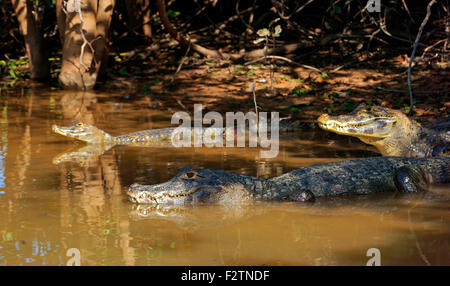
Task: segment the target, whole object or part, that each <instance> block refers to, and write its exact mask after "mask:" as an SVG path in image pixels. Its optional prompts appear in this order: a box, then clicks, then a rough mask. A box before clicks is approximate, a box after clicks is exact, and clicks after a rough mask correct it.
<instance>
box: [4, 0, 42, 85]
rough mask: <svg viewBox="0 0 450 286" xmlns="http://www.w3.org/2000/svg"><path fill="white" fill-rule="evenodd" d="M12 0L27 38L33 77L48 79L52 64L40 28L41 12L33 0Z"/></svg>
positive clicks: (26, 47)
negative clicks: (39, 15) (35, 7)
mask: <svg viewBox="0 0 450 286" xmlns="http://www.w3.org/2000/svg"><path fill="white" fill-rule="evenodd" d="M11 2H12V5H13V7H14V11H15V13H16V16H17V20H18V21H19V24H20V31H21V33H22V35H23V36H24V38H25V49H26V52H27V56H28V60H29V70H30V75H31V78H32V79H47V78H49V77H50V64H49V62H48V56H47V55H48V53H47V51H46V50H45V47H44V39H43V36H42V31H41V29H40V26H41V23H40V20H39V19H38V17H37V15H38V13H39V12H38V11H36V10H35V9H34V6H33V2H32V1H31V0H11Z"/></svg>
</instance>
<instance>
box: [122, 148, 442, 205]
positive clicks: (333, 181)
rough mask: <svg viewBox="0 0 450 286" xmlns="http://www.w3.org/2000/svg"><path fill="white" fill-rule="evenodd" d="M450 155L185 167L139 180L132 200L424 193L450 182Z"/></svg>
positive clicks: (222, 200) (295, 198) (209, 200)
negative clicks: (275, 173)
mask: <svg viewBox="0 0 450 286" xmlns="http://www.w3.org/2000/svg"><path fill="white" fill-rule="evenodd" d="M449 167H450V157H432V158H402V157H374V158H364V159H355V160H348V161H339V162H332V163H321V164H316V165H312V166H309V167H304V168H300V169H296V170H293V171H291V172H289V173H286V174H284V175H281V176H279V177H275V178H272V179H268V180H265V179H262V178H257V177H252V176H246V175H240V174H234V173H229V172H226V171H223V170H210V169H196V170H193V169H191V168H190V167H185V168H184V169H182V170H181V171H180V172H179V173H178V174H177V175H176V176H175V177H173V178H172V179H171V180H169V181H167V182H165V183H162V184H157V185H140V184H133V185H131V186H130V187H129V189H128V196H129V199H130V200H131V201H133V202H136V203H142V204H151V205H154V206H163V207H165V206H171V205H184V204H196V203H201V202H207V203H224V204H227V203H238V202H243V201H249V200H274V201H298V202H303V201H313V200H314V199H315V198H316V197H327V196H340V195H354V194H369V193H375V192H389V191H391V192H393V191H399V192H419V191H424V190H426V189H427V188H428V187H429V185H430V184H441V183H447V182H449V181H450V168H449Z"/></svg>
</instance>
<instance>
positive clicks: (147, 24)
mask: <svg viewBox="0 0 450 286" xmlns="http://www.w3.org/2000/svg"><path fill="white" fill-rule="evenodd" d="M142 2H143V3H142V9H141V13H142V17H141V20H142V30H143V32H144V35H145V36H146V37H148V38H151V37H152V24H151V17H150V11H149V9H150V0H142Z"/></svg>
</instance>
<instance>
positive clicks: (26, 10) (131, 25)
mask: <svg viewBox="0 0 450 286" xmlns="http://www.w3.org/2000/svg"><path fill="white" fill-rule="evenodd" d="M366 4H367V1H363V0H361V1H342V0H333V1H321V0H308V1H306V0H305V1H294V0H259V1H256V0H255V1H240V0H230V1H229V0H227V1H224V0H207V1H197V0H196V1H180V0H174V1H164V0H156V1H150V0H126V1H114V0H106V1H93V0H67V1H63V0H45V1H44V0H35V1H32V0H26V1H19V0H11V1H5V0H1V1H0V19H1V20H0V24H1V25H2V27H3V32H2V33H0V38H1V41H0V47H1V51H2V53H1V55H0V73H1V75H0V76H1V77H2V78H3V83H4V86H11V85H14V84H16V82H17V81H19V80H21V79H28V78H29V79H34V80H43V81H46V82H49V83H50V85H53V86H55V83H56V81H58V83H59V86H60V87H61V88H65V89H80V90H88V89H92V88H94V87H95V86H96V85H97V86H98V84H99V82H101V81H105V82H108V81H114V77H121V78H124V79H128V80H131V79H133V78H135V77H136V76H139V77H140V78H144V79H146V80H147V82H145V83H144V84H143V86H142V89H141V91H142V93H144V94H153V93H154V92H155V86H158V85H160V84H163V85H164V86H166V85H171V86H172V87H173V86H174V85H175V86H176V85H177V81H176V78H177V76H178V75H180V73H182V70H183V69H191V70H192V69H196V68H197V69H207V73H206V75H207V76H208V77H212V78H216V77H220V76H222V75H224V74H226V73H227V72H228V73H230V72H231V75H232V77H229V78H227V79H226V80H224V81H223V84H225V85H226V84H233V83H234V82H235V80H236V79H239V80H243V77H245V78H246V79H245V80H247V81H250V82H251V81H256V80H257V78H260V77H261V73H259V70H261V69H264V68H266V67H267V68H268V73H267V75H268V76H267V77H266V78H265V80H266V82H267V86H263V85H261V84H258V86H259V88H260V89H259V90H258V91H257V93H258V92H259V93H261V94H266V95H267V97H274V98H275V97H277V96H279V95H283V96H288V95H290V96H294V97H298V98H305V97H306V98H307V97H310V96H316V97H321V96H323V97H324V99H326V102H325V105H324V106H323V107H322V111H323V110H325V109H328V110H333V111H334V109H335V107H336V106H341V107H342V109H344V110H346V111H349V110H352V109H353V108H354V106H355V105H356V103H357V102H356V101H361V100H358V99H357V98H356V99H355V98H348V96H347V98H345V96H341V95H342V93H343V92H344V93H345V91H343V90H342V89H340V90H337V89H336V88H334V87H333V84H334V83H335V82H334V76H335V75H336V74H338V73H340V72H343V71H345V70H347V69H349V68H356V67H359V66H361V65H363V64H372V69H373V70H374V72H375V73H376V70H377V69H378V70H383V69H384V71H385V72H386V73H391V74H402V73H404V72H405V71H406V70H407V68H408V67H407V66H405V65H404V62H409V64H410V68H409V72H410V73H411V76H409V75H408V80H410V78H411V77H412V80H411V84H410V85H408V87H411V85H412V86H413V87H414V86H418V85H419V86H420V85H421V84H422V83H423V82H426V81H425V80H424V81H423V82H421V79H424V78H425V77H427V76H428V77H431V76H433V78H434V79H436V76H437V78H438V80H434V81H433V88H432V90H433V91H435V92H434V93H435V94H437V95H439V96H441V95H442V97H441V99H442V100H441V101H440V103H442V101H444V102H447V97H446V96H447V95H446V94H448V88H447V87H446V86H444V87H442V86H440V85H439V84H440V82H439V78H445V77H448V68H449V64H448V63H449V62H448V61H449V58H448V55H449V52H448V51H449V47H448V45H449V41H448V27H449V21H450V9H449V6H448V3H446V2H445V1H435V0H432V1H404V0H390V1H383V2H382V3H381V10H380V12H376V11H374V12H369V11H368V10H367V9H366V7H365V6H366ZM427 11H429V14H427ZM425 20H426V21H425ZM418 34H419V37H418ZM168 35H170V37H171V38H169V37H168ZM414 42H416V46H415V45H414ZM413 49H414V51H413ZM414 54H415V55H414ZM411 55H413V57H411ZM399 62H401V64H400V65H399V64H398V63H399ZM155 66H157V69H154V67H155ZM283 67H288V68H291V70H290V71H287V72H286V70H283ZM386 67H388V69H386ZM292 68H301V69H302V70H304V71H305V72H306V73H307V75H306V76H301V75H299V73H297V74H295V73H294V72H292ZM150 69H151V70H152V72H151V73H149V72H148V71H149V70H150ZM400 70H401V72H400ZM423 71H429V72H428V73H423ZM194 73H195V72H194ZM416 74H417V75H420V76H415V75H416ZM166 76H169V77H170V80H166V79H164V80H161V79H160V82H161V81H162V83H160V82H157V80H155V79H157V78H165V77H166ZM347 76H348V77H351V75H347ZM379 76H383V75H379V74H378V75H377V77H379ZM404 79H405V78H404V77H403V76H402V77H401V80H400V81H399V82H402V84H401V85H400V86H395V88H393V87H392V86H388V87H386V86H377V87H374V86H371V87H370V88H372V89H375V88H384V89H385V90H384V91H380V90H377V92H388V91H389V90H391V93H392V90H393V91H394V93H396V94H398V95H399V97H397V98H394V99H391V100H390V102H389V104H391V105H393V106H394V105H397V106H400V107H404V106H407V107H408V106H409V105H410V103H409V102H412V101H411V100H408V98H407V97H406V95H408V92H405V91H407V90H408V88H407V87H406V85H405V84H406V81H405V80H404ZM425 79H426V78H425ZM193 80H195V79H193ZM366 80H367V81H370V76H367V78H366ZM436 81H437V83H436ZM280 83H281V84H284V85H285V86H284V90H285V91H283V88H280ZM436 84H437V86H436ZM247 85H248V84H247ZM293 85H296V86H293ZM399 87H400V88H399ZM412 90H415V89H414V88H413V89H412ZM422 90H429V88H427V87H425V89H422ZM398 91H400V92H398ZM422 95H423V94H421V93H420V92H419V93H418V94H415V100H417V97H421V96H422ZM425 95H426V94H425ZM352 97H353V96H352ZM374 99H376V98H364V99H363V100H366V101H367V100H374ZM418 100H419V101H420V102H422V103H424V104H426V103H427V101H426V100H423V99H420V98H419V99H418ZM381 101H383V99H381ZM311 102H312V101H311ZM311 102H310V103H311ZM303 104H304V103H303ZM296 105H297V104H293V105H292V106H291V107H293V108H289V107H288V108H287V109H291V110H297V111H298V110H300V109H299V108H297V107H296ZM434 108H436V106H435V107H434ZM439 108H440V107H439ZM419 110H420V109H419ZM445 112H447V111H445ZM297 113H298V112H297Z"/></svg>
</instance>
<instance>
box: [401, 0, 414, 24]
mask: <svg viewBox="0 0 450 286" xmlns="http://www.w3.org/2000/svg"><path fill="white" fill-rule="evenodd" d="M402 2H403V6H404V7H405V10H406V12H407V13H408V15H409V18H410V19H411V22H413V23H414V24H415V23H416V21H414V19H413V17H412V16H411V13H410V12H409V9H408V6H406V2H405V0H402Z"/></svg>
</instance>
